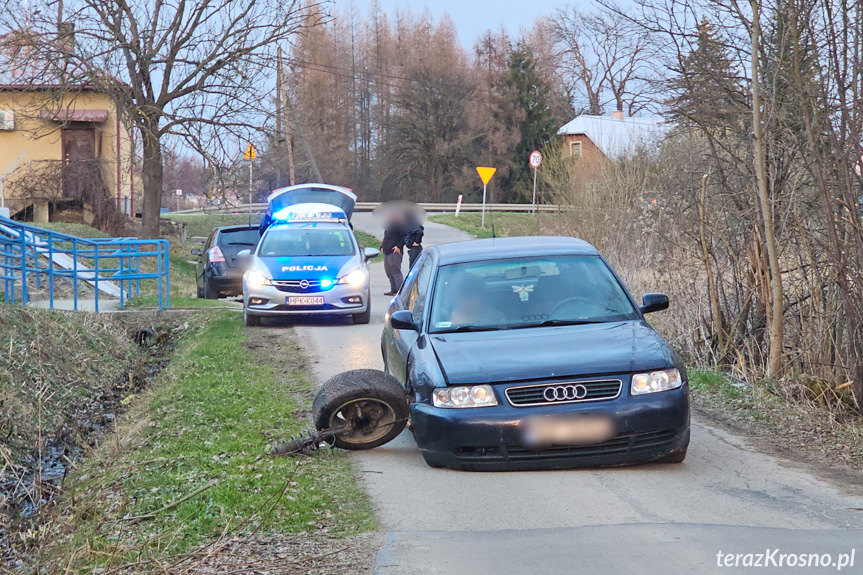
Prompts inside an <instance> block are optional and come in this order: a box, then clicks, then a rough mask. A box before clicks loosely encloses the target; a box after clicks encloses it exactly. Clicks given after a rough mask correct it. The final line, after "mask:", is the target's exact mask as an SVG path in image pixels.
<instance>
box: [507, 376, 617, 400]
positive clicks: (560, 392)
mask: <svg viewBox="0 0 863 575" xmlns="http://www.w3.org/2000/svg"><path fill="white" fill-rule="evenodd" d="M576 387H577V388H578V389H576ZM621 387H623V382H622V381H621V380H619V379H605V380H600V381H567V382H561V383H542V384H539V385H525V386H517V387H508V388H506V391H505V393H506V398H507V400H509V403H510V405H512V406H514V407H529V406H533V405H552V404H558V403H580V402H585V401H602V400H607V399H614V398H616V397H617V396H618V395H620V389H621ZM547 389H552V390H554V391H552V392H549V393H548V394H546V390H547ZM548 397H552V398H556V399H551V400H549V399H548Z"/></svg>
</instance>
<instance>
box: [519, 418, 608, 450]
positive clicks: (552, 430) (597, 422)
mask: <svg viewBox="0 0 863 575" xmlns="http://www.w3.org/2000/svg"><path fill="white" fill-rule="evenodd" d="M519 432H520V434H521V442H522V445H524V446H525V447H530V448H533V449H545V448H547V447H551V446H552V445H589V444H592V443H602V442H603V441H608V440H609V439H611V438H612V437H614V436H615V434H616V433H617V432H616V430H615V428H614V423H613V422H612V421H611V418H609V417H605V416H602V415H572V416H570V415H558V416H547V417H531V418H527V419H523V420H522V421H521V423H520V424H519Z"/></svg>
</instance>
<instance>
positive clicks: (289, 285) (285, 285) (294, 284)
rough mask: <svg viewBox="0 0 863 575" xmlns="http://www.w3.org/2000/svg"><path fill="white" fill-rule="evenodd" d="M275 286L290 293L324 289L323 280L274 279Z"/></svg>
mask: <svg viewBox="0 0 863 575" xmlns="http://www.w3.org/2000/svg"><path fill="white" fill-rule="evenodd" d="M306 284H308V285H306ZM273 286H275V287H276V288H278V289H279V291H283V292H289V293H315V292H320V291H324V289H323V288H321V280H273Z"/></svg>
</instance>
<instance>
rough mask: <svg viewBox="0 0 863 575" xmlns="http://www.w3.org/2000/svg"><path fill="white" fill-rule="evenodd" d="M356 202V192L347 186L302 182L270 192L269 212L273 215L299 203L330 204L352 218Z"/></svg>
mask: <svg viewBox="0 0 863 575" xmlns="http://www.w3.org/2000/svg"><path fill="white" fill-rule="evenodd" d="M356 202H357V196H356V194H354V193H353V192H352V191H350V190H349V189H347V188H342V187H340V186H330V185H327V184H300V185H298V186H291V187H289V188H280V189H278V190H275V191H274V192H273V193H272V194H270V196H269V197H268V198H267V204H268V208H267V212H268V213H269V214H271V215H272V214H275V213H278V212H279V211H280V210H282V209H284V208H286V207H289V206H294V205H297V204H329V205H332V206H336V207H338V208H340V209H341V210H342V211H344V212H345V215H347V217H348V220H350V219H351V217H352V216H353V214H354V206H355V205H356Z"/></svg>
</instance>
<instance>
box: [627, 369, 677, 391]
mask: <svg viewBox="0 0 863 575" xmlns="http://www.w3.org/2000/svg"><path fill="white" fill-rule="evenodd" d="M681 385H683V380H682V379H681V377H680V371H678V370H677V369H674V368H672V369H664V370H662V371H651V372H650V373H636V374H635V375H633V376H632V385H631V387H630V389H631V392H632V395H644V394H645V393H655V392H657V391H668V390H669V389H677V388H678V387H680V386H681Z"/></svg>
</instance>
